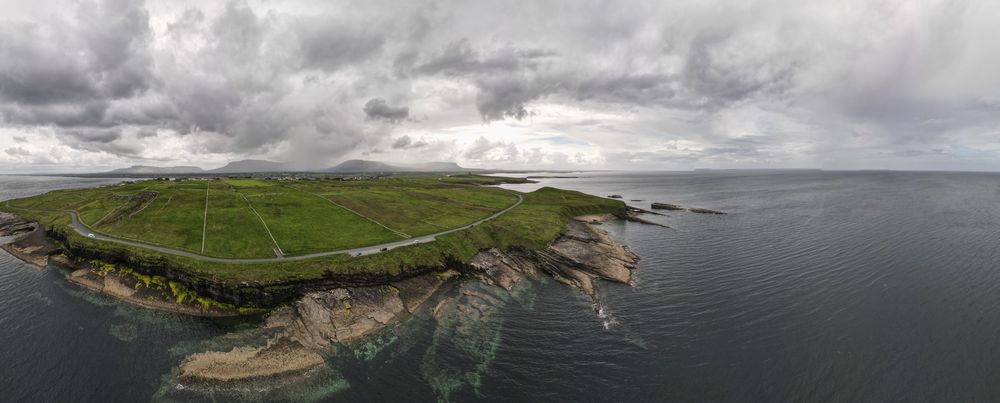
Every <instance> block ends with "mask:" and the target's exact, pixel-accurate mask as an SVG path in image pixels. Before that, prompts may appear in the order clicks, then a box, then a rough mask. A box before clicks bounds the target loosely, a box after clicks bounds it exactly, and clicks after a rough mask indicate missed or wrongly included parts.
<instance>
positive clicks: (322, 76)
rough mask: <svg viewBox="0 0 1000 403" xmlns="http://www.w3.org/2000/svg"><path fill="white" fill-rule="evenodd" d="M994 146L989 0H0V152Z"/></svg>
mask: <svg viewBox="0 0 1000 403" xmlns="http://www.w3.org/2000/svg"><path fill="white" fill-rule="evenodd" d="M244 158H262V159H271V160H276V161H283V162H292V163H295V164H298V165H299V166H301V167H302V168H313V167H322V166H328V165H332V164H335V163H337V162H340V161H342V160H345V159H352V158H362V159H373V160H381V161H387V162H418V161H430V160H434V161H455V162H458V163H459V164H462V165H464V166H469V167H484V168H485V167H497V168H526V169H534V168H540V169H544V168H563V169H577V168H600V169H643V170H646V169H670V170H673V169H691V168H791V167H810V168H826V169H858V168H886V169H945V170H1000V1H995V0H982V1H977V0H968V1H935V0H915V1H894V0H882V1H871V0H838V1H826V0H824V1H803V0H789V1H772V0H762V1H745V0H738V1H737V0H734V1H719V0H690V1H687V0H685V1H674V0H656V1H648V2H642V1H580V0H567V1H489V2H486V1H461V2H458V1H456V2H451V1H398V0H393V1H379V0H375V1H372V0H366V1H353V2H341V1H326V0H323V1H274V0H264V1H249V2H247V1H232V2H213V1H174V0H171V1H148V2H145V3H143V2H141V1H133V0H97V1H53V0H33V1H30V2H25V1H21V0H0V173H2V172H8V173H12V172H46V171H72V170H91V171H93V170H103V169H109V168H118V167H123V166H128V165H133V164H141V165H159V166H167V165H197V166H201V167H205V168H212V167H216V166H220V165H223V164H224V163H226V162H228V161H231V160H237V159H244Z"/></svg>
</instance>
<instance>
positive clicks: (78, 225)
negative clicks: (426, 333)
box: [8, 195, 524, 263]
mask: <svg viewBox="0 0 1000 403" xmlns="http://www.w3.org/2000/svg"><path fill="white" fill-rule="evenodd" d="M516 196H517V203H514V204H512V205H511V206H510V207H507V208H505V209H503V210H500V211H498V212H497V213H495V214H493V215H491V216H489V217H486V218H484V219H482V220H479V221H476V222H474V223H472V224H469V225H465V226H462V227H458V228H452V229H450V230H447V231H441V232H438V233H434V234H430V235H423V236H417V237H413V238H410V239H406V240H403V241H396V242H389V243H384V244H380V245H371V246H364V247H360V248H353V249H340V250H332V251H328V252H319V253H310V254H308V255H298V256H282V257H269V258H256V259H242V258H223V257H213V256H205V255H202V254H198V253H194V252H188V251H183V250H180V249H173V248H168V247H164V246H159V245H151V244H148V243H143V242H138V241H130V240H127V239H121V238H115V237H112V236H108V235H103V234H100V233H98V232H97V231H94V230H91V229H90V228H89V227H87V226H86V225H85V224H83V223H82V222H80V217H79V216H77V214H76V212H75V211H68V213H69V214H70V216H72V217H73V223H72V225H71V227H72V228H73V229H74V230H75V231H76V232H78V233H80V234H81V235H83V236H88V235H90V234H94V236H93V238H94V239H99V240H102V241H107V242H114V243H118V244H122V245H129V246H135V247H139V248H144V249H149V250H153V251H157V252H160V253H166V254H168V255H176V256H184V257H189V258H192V259H198V260H204V261H209V262H222V263H267V262H284V261H289V260H305V259H312V258H317V257H323V256H331V255H340V254H345V253H346V254H350V255H351V256H354V255H357V254H358V253H361V254H363V255H369V254H373V253H379V252H380V251H381V250H382V248H386V249H394V248H398V247H401V246H406V245H413V244H418V243H427V242H434V240H435V239H437V237H439V236H441V235H445V234H450V233H452V232H457V231H461V230H464V229H468V228H471V227H472V226H475V225H479V224H482V223H484V222H486V221H489V220H492V219H494V218H497V217H499V216H501V215H503V214H504V213H506V212H508V211H511V210H513V209H514V207H517V206H519V205H520V204H521V202H523V201H524V197H523V196H521V195H516ZM8 206H10V204H8ZM15 208H16V207H15Z"/></svg>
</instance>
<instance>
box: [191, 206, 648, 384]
mask: <svg viewBox="0 0 1000 403" xmlns="http://www.w3.org/2000/svg"><path fill="white" fill-rule="evenodd" d="M637 260H638V258H637V257H636V255H635V254H634V253H632V252H631V251H629V250H628V248H626V247H624V246H622V245H620V244H618V243H617V242H615V241H614V240H612V239H611V238H610V237H609V236H608V234H607V233H606V232H605V231H602V230H600V229H598V228H594V227H592V226H590V225H588V224H585V223H583V222H573V223H571V224H569V225H568V226H567V227H566V230H565V232H564V235H563V236H562V237H560V238H558V239H556V240H555V241H554V242H553V243H552V244H551V245H550V246H549V247H548V248H546V249H545V250H542V251H537V252H531V251H501V250H499V249H489V250H484V251H482V252H480V253H478V254H477V255H476V256H475V257H474V258H473V260H472V261H471V263H470V264H469V265H467V266H465V267H463V274H465V276H466V279H467V280H472V281H471V282H470V281H463V282H462V283H460V285H459V286H458V287H457V289H458V292H457V295H451V296H445V297H442V298H438V302H437V303H436V305H434V306H433V308H431V307H426V308H427V309H428V311H430V314H431V316H432V317H433V318H434V319H435V320H437V322H438V323H439V326H453V327H454V329H453V330H452V331H455V332H458V333H462V332H463V331H464V332H467V333H469V334H468V337H474V336H475V335H476V334H478V333H481V332H478V331H476V330H475V329H477V328H478V327H479V326H481V325H482V323H481V322H485V321H486V320H487V319H488V318H492V317H496V315H498V312H499V310H500V308H501V307H502V306H503V300H504V298H506V297H505V294H508V293H510V292H511V290H512V289H513V288H514V287H515V286H516V285H517V284H519V283H521V282H522V281H524V280H526V279H527V278H530V277H536V276H539V275H541V274H543V273H548V274H550V275H551V276H552V277H553V278H555V279H556V280H558V281H559V282H561V283H564V284H568V285H571V286H574V287H577V288H579V289H580V290H582V291H583V292H584V293H586V294H587V295H589V296H590V297H591V298H592V299H593V300H594V301H595V303H596V301H597V297H598V295H597V290H596V288H597V280H598V279H604V280H609V281H614V282H619V283H625V284H628V283H630V281H631V278H632V277H631V270H632V269H634V268H635V264H636V262H637ZM456 274H458V273H457V272H454V271H448V272H438V273H435V274H428V275H423V276H419V277H414V278H410V279H406V280H402V281H397V282H394V283H392V284H391V285H382V286H374V287H344V288H335V289H332V290H326V291H314V292H310V293H307V294H306V295H305V296H303V297H302V298H300V299H298V300H297V301H295V302H293V303H291V304H290V305H288V306H286V307H283V308H279V309H278V310H275V311H273V312H272V313H271V314H270V315H269V316H268V318H267V319H266V321H265V323H264V324H263V325H262V327H261V330H262V331H264V330H266V331H269V332H270V334H271V335H272V336H271V337H270V339H269V340H268V342H267V343H266V344H265V345H263V346H258V347H250V346H248V347H240V348H236V349H233V350H231V351H228V352H217V351H212V352H205V353H200V354H194V355H192V356H189V357H188V358H187V359H185V360H184V362H183V363H181V365H180V370H179V371H178V373H177V375H176V376H175V377H174V378H173V380H172V383H173V388H172V389H173V390H179V391H184V394H185V395H184V396H190V395H188V394H190V393H196V394H197V393H203V394H207V395H210V396H211V397H215V398H241V397H245V396H246V395H245V392H246V388H247V385H256V386H255V388H256V389H255V390H267V391H268V393H271V392H274V391H276V390H280V389H283V388H289V387H300V386H301V382H308V381H309V380H310V379H312V378H313V376H312V375H311V374H316V373H319V374H327V373H331V372H335V371H334V370H333V369H332V368H330V367H329V366H328V364H327V363H326V362H325V361H324V360H322V356H323V355H324V354H327V353H329V352H331V351H334V350H336V349H337V348H338V346H343V345H351V344H356V343H359V342H362V341H364V340H365V339H366V338H368V337H370V336H372V335H374V334H376V333H378V332H380V331H382V330H383V329H386V328H389V327H393V326H397V325H398V324H400V322H401V321H402V320H404V319H406V318H407V317H409V316H410V315H413V314H415V313H416V312H417V311H418V309H421V307H422V306H424V305H425V303H426V302H427V301H429V300H430V299H431V297H432V296H433V295H434V294H435V293H436V292H437V291H438V290H439V289H441V288H442V286H444V285H445V284H446V283H447V280H448V279H449V278H450V277H452V276H453V275H456ZM472 283H477V284H481V285H482V286H485V288H483V287H471V286H469V285H470V284H472ZM490 290H496V291H490ZM446 323H447V324H448V325H445V324H446ZM456 323H457V324H456ZM456 337H457V336H456ZM272 362H273V363H279V364H275V365H271V364H269V363H272ZM276 371H278V372H280V376H278V375H276V373H275V372H276ZM296 379H298V381H295V380H296Z"/></svg>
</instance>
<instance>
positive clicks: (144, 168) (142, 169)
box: [106, 165, 205, 175]
mask: <svg viewBox="0 0 1000 403" xmlns="http://www.w3.org/2000/svg"><path fill="white" fill-rule="evenodd" d="M202 172H205V171H204V170H202V169H201V168H198V167H189V166H175V167H154V166H148V165H133V166H130V167H128V168H119V169H114V170H111V171H108V172H106V173H109V174H116V175H120V174H142V175H159V174H164V175H167V174H193V173H202Z"/></svg>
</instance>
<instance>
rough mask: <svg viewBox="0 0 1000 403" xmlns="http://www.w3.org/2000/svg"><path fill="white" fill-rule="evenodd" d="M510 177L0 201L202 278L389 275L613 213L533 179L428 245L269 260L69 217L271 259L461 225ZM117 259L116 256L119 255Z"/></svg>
mask: <svg viewBox="0 0 1000 403" xmlns="http://www.w3.org/2000/svg"><path fill="white" fill-rule="evenodd" d="M513 181H516V180H515V179H512V178H495V177H484V176H475V175H461V176H452V177H446V176H414V177H388V178H377V179H366V180H334V179H319V180H263V179H208V180H187V181H164V180H146V181H140V182H131V183H124V184H120V185H114V186H106V187H100V188H92V189H74V190H59V191H53V192H49V193H46V194H43V195H39V196H34V197H28V198H23V199H15V200H10V201H8V202H6V203H3V204H2V205H0V210H6V211H10V212H13V213H15V214H18V215H21V216H24V217H28V218H32V219H35V220H38V221H39V222H41V223H42V224H44V225H45V226H46V229H48V230H49V231H50V233H52V234H54V235H56V238H59V239H61V242H62V243H63V244H64V246H66V249H67V250H75V251H86V252H87V254H88V255H90V256H115V257H116V258H115V260H117V261H119V263H121V264H126V265H131V266H133V267H152V266H155V267H169V268H170V270H178V271H182V272H184V273H185V275H187V276H189V277H192V276H193V277H197V278H199V279H203V280H206V281H212V282H223V283H235V282H254V283H257V284H273V283H281V282H287V281H300V280H309V279H315V278H330V277H331V276H337V275H357V274H366V275H376V276H378V275H384V276H395V275H399V274H400V273H401V272H403V271H405V270H408V269H410V268H414V267H435V266H438V267H439V266H441V265H442V262H444V261H445V260H448V259H451V260H457V261H468V260H469V259H471V258H472V256H473V255H475V254H476V253H477V252H478V251H480V250H483V249H486V248H491V247H499V248H522V249H528V250H531V249H540V248H544V247H545V246H546V245H548V243H549V242H551V241H552V240H553V239H555V238H556V237H557V236H558V235H559V234H560V233H561V231H562V230H563V228H564V227H565V225H566V223H567V222H568V221H569V220H570V219H571V218H572V217H573V216H577V215H582V214H595V213H618V212H621V211H622V210H623V209H624V204H623V203H622V202H621V201H618V200H609V199H605V198H601V197H595V196H590V195H586V194H582V193H579V192H573V191H565V190H560V189H554V188H542V189H539V190H537V191H534V192H531V193H526V194H523V195H522V196H523V198H524V201H523V202H522V203H521V204H520V205H518V206H517V207H516V208H514V209H512V210H510V211H508V212H506V213H505V214H503V215H501V216H499V217H496V218H495V219H492V220H490V221H486V222H484V223H482V224H481V225H476V226H475V227H472V228H466V229H463V230H460V231H456V232H452V233H449V234H445V235H441V236H438V237H437V240H435V241H434V242H428V243H422V244H416V245H408V246H405V247H399V248H393V249H391V250H388V251H385V252H383V253H376V254H371V255H365V256H361V257H353V256H347V255H333V256H326V257H321V258H315V259H307V260H297V261H281V260H279V261H275V262H266V263H230V262H211V261H205V260H201V259H196V258H192V257H184V256H177V255H171V254H165V253H159V252H156V251H153V250H150V249H146V248H141V247H134V246H127V245H122V244H117V243H112V242H106V241H101V240H96V239H91V238H87V237H86V236H83V235H80V234H78V233H77V232H75V231H73V230H72V229H70V227H69V224H70V215H69V213H68V212H67V211H75V212H77V213H78V215H79V217H80V220H81V221H82V222H83V223H84V224H85V225H87V226H88V227H90V228H92V229H93V230H95V231H96V232H99V233H101V234H104V235H108V236H112V237H116V238H122V239H128V240H135V241H140V242H143V243H147V244H154V245H159V246H163V247H168V248H172V249H178V250H183V251H188V252H191V253H196V254H199V255H204V256H212V257H223V258H273V257H276V256H285V257H288V256H296V255H303V254H310V253H315V252H325V251H332V250H342V249H348V248H356V247H363V246H370V245H379V244H383V243H389V242H395V241H405V240H407V239H409V238H412V237H417V236H422V235H428V234H435V233H439V232H442V231H446V230H449V229H454V228H460V227H463V226H468V225H469V224H470V223H474V222H476V221H479V220H481V219H483V218H486V217H489V216H491V215H493V214H495V213H497V212H499V211H501V210H503V209H505V208H508V207H510V206H512V205H514V204H515V203H516V202H517V201H518V193H517V192H515V191H512V190H508V189H502V188H498V187H494V186H484V185H493V184H498V183H503V182H513ZM123 261H124V262H123Z"/></svg>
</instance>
